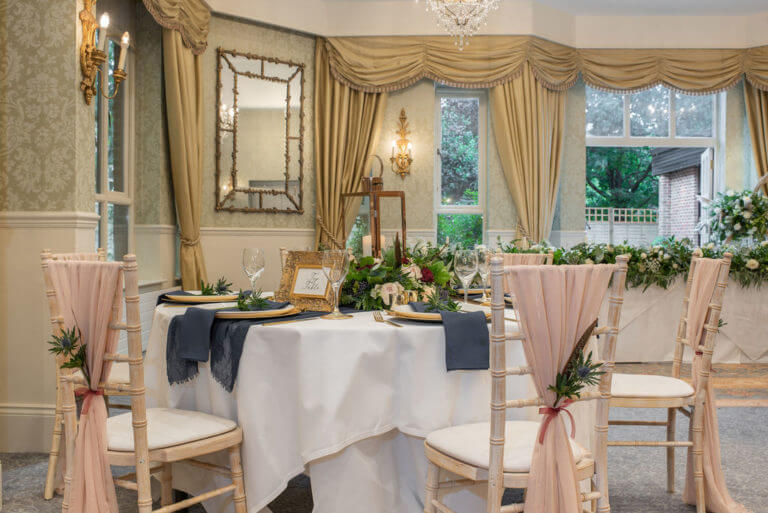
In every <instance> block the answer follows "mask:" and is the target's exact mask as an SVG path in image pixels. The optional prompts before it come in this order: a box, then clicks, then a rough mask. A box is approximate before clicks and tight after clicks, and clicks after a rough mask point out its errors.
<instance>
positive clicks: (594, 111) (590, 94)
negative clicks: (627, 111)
mask: <svg viewBox="0 0 768 513" xmlns="http://www.w3.org/2000/svg"><path fill="white" fill-rule="evenodd" d="M586 117H587V135H588V136H614V137H621V136H623V135H624V95H621V94H616V93H604V92H602V91H598V90H597V89H592V88H591V87H587V116H586Z"/></svg>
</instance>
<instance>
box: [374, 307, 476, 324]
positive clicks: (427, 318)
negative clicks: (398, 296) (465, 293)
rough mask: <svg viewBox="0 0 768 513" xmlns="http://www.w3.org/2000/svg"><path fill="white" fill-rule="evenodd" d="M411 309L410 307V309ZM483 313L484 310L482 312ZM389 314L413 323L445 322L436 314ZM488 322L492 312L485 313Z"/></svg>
mask: <svg viewBox="0 0 768 513" xmlns="http://www.w3.org/2000/svg"><path fill="white" fill-rule="evenodd" d="M408 308H410V307H408ZM477 310H478V309H473V308H469V309H466V310H465V311H466V312H474V311H477ZM481 311H482V310H481ZM387 313H388V314H389V315H391V316H392V317H397V318H399V319H410V320H412V321H424V322H443V318H442V317H440V314H439V313H434V312H414V311H413V310H399V309H398V310H387ZM485 318H486V320H491V312H485Z"/></svg>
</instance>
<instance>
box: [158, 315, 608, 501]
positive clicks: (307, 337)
mask: <svg viewBox="0 0 768 513" xmlns="http://www.w3.org/2000/svg"><path fill="white" fill-rule="evenodd" d="M221 306H222V305H216V306H211V307H212V308H213V307H219V308H220V307H221ZM185 310H186V308H184V307H179V306H169V305H160V306H158V307H157V308H156V310H155V314H154V320H153V324H152V330H151V333H150V337H149V341H148V346H147V352H146V360H145V362H146V363H145V381H146V386H147V391H148V398H149V402H150V405H151V406H156V407H172V408H181V409H189V410H199V411H203V412H207V413H211V414H215V415H219V416H222V417H227V418H231V419H235V420H237V421H238V423H239V424H240V426H241V427H242V429H243V433H244V441H243V447H242V456H243V466H244V471H245V485H246V494H247V503H248V511H249V513H258V512H262V513H264V512H265V511H268V509H267V505H268V504H269V503H270V502H271V501H272V500H273V499H275V498H276V497H277V496H278V495H279V494H280V493H281V492H282V491H283V490H284V489H285V488H286V485H287V483H288V481H289V480H290V479H291V478H292V477H294V476H296V475H298V474H300V473H302V472H305V473H308V474H309V475H310V476H311V485H312V497H313V501H314V510H313V511H315V512H316V513H338V512H342V511H366V512H367V513H385V512H386V513H391V512H393V511H397V512H398V513H418V512H421V511H422V510H423V493H424V481H425V477H426V460H425V457H424V451H423V439H424V437H425V436H426V435H427V434H428V433H429V432H430V431H432V430H435V429H439V428H444V427H447V426H451V425H455V424H462V423H468V422H481V421H487V420H488V419H489V413H490V407H489V404H490V389H491V386H490V376H489V373H488V372H487V371H453V372H446V370H445V349H444V345H445V342H444V341H445V337H444V333H443V327H442V325H440V324H428V323H420V324H417V323H415V322H413V323H406V322H403V324H405V326H404V327H403V328H395V327H391V326H389V325H386V324H383V323H377V322H375V321H374V319H373V316H372V314H371V312H358V313H355V314H354V316H353V318H352V319H349V320H344V321H328V320H324V319H313V320H309V321H302V322H296V323H287V324H280V325H274V326H260V325H255V326H252V327H251V328H250V329H249V331H248V335H247V337H246V341H245V347H244V349H243V355H242V358H241V360H240V365H239V371H238V372H239V374H238V377H237V383H236V385H235V389H234V391H233V392H232V393H231V394H230V393H227V392H226V391H225V390H224V388H223V387H221V385H219V384H218V383H217V382H216V381H215V380H214V379H213V378H212V377H211V374H210V372H209V368H208V366H207V364H206V363H203V364H201V365H200V374H199V375H198V376H197V377H196V378H195V379H193V380H191V381H189V382H187V383H183V384H181V385H174V386H170V385H169V384H168V380H167V377H166V364H165V358H166V351H165V349H166V334H167V331H168V325H169V323H170V320H171V319H172V317H173V316H174V315H180V314H183V313H184V311H185ZM510 314H511V311H510ZM507 329H516V325H515V323H513V322H508V323H507ZM507 359H508V364H509V365H523V364H524V357H523V351H522V347H521V345H520V343H519V342H510V343H508V346H507ZM526 395H528V396H530V395H533V387H532V383H531V381H530V378H529V377H527V376H516V377H510V378H509V390H508V398H515V397H523V396H526ZM571 409H572V411H573V413H574V416H575V418H576V425H577V430H576V431H577V439H578V440H579V442H580V443H582V444H583V445H585V446H587V447H591V445H592V444H591V439H592V432H593V426H594V404H593V402H592V401H589V402H585V403H579V404H576V405H573V406H572V407H571ZM515 414H517V416H514V415H515ZM520 415H524V416H526V417H527V418H530V419H537V418H538V415H537V412H536V411H535V409H533V408H531V409H526V410H524V412H522V413H521V411H520V410H516V411H514V412H512V411H510V413H509V416H510V418H520ZM214 476H215V475H214V474H211V473H206V472H205V471H201V470H200V469H198V468H194V467H190V466H187V465H183V464H177V465H175V466H174V487H175V488H177V489H180V490H184V491H186V492H189V493H194V494H197V493H201V492H203V491H205V490H209V489H212V488H214V487H216V486H222V484H224V483H225V482H226V481H225V478H224V477H221V476H215V477H214ZM484 493H485V488H484V486H483V485H480V486H479V487H475V488H471V489H462V490H458V491H455V492H452V493H450V494H448V495H447V499H446V502H447V504H448V505H449V506H451V507H453V508H459V509H461V510H463V509H464V508H469V509H470V510H471V509H474V510H481V509H482V508H483V506H482V504H484ZM205 507H206V510H207V511H208V512H209V513H213V512H220V511H221V512H223V511H231V509H232V508H231V503H230V500H229V499H224V500H219V501H215V500H214V501H208V502H206V503H205Z"/></svg>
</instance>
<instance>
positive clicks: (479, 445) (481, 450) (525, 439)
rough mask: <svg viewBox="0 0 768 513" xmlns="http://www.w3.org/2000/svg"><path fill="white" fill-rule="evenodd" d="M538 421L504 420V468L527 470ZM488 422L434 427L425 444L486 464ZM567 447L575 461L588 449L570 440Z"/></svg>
mask: <svg viewBox="0 0 768 513" xmlns="http://www.w3.org/2000/svg"><path fill="white" fill-rule="evenodd" d="M567 422H568V421H566V423H567ZM539 424H540V423H539V422H533V421H507V422H506V425H505V427H504V472H528V471H529V470H530V467H531V458H532V457H533V448H534V447H535V445H536V444H537V443H538V433H539ZM490 435H491V426H490V424H489V423H488V422H480V423H478V424H463V425H460V426H453V427H449V428H445V429H440V430H438V431H433V432H432V433H430V434H429V436H428V437H427V444H429V445H430V446H431V447H433V448H435V449H437V450H438V451H440V452H442V453H444V454H447V455H448V456H451V457H453V458H456V459H457V460H461V461H463V462H464V463H468V464H470V465H472V466H475V467H479V468H488V457H489V454H490ZM569 440H570V441H571V449H572V450H573V457H574V459H575V461H577V462H578V461H579V460H581V459H582V458H583V457H584V456H586V455H587V454H588V451H587V450H586V449H584V448H583V447H582V446H581V445H579V444H578V443H576V442H575V441H574V440H572V439H571V438H569Z"/></svg>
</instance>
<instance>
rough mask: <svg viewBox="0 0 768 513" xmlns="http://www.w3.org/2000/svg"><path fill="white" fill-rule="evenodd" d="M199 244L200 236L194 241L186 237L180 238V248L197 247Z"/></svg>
mask: <svg viewBox="0 0 768 513" xmlns="http://www.w3.org/2000/svg"><path fill="white" fill-rule="evenodd" d="M198 244H200V236H199V235H198V236H197V238H195V239H188V238H186V237H182V238H181V245H182V246H197V245H198Z"/></svg>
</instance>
